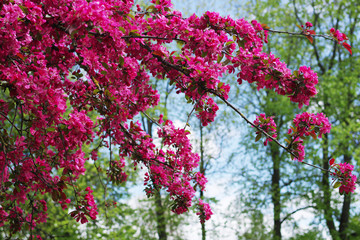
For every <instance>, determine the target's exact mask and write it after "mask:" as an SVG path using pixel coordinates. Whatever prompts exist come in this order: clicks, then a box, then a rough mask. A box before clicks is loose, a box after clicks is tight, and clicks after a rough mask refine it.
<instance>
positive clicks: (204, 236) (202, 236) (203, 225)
mask: <svg viewBox="0 0 360 240" xmlns="http://www.w3.org/2000/svg"><path fill="white" fill-rule="evenodd" d="M202 130H203V127H202V125H201V121H200V173H202V174H204V175H205V167H204V146H203V131H202ZM203 197H204V191H202V190H201V189H200V198H201V199H203ZM201 239H202V240H205V239H206V230H205V222H202V223H201Z"/></svg>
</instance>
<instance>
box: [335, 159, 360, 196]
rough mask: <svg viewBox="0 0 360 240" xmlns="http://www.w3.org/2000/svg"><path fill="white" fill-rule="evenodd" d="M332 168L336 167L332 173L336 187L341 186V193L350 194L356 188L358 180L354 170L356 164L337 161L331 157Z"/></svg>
mask: <svg viewBox="0 0 360 240" xmlns="http://www.w3.org/2000/svg"><path fill="white" fill-rule="evenodd" d="M329 164H330V166H331V167H330V169H334V170H335V172H332V173H331V175H332V176H333V179H334V182H335V184H334V188H337V187H339V186H340V188H339V192H340V194H341V195H342V194H344V193H346V194H349V193H350V192H352V193H353V192H354V191H355V189H356V181H357V177H356V176H355V175H353V173H352V171H353V170H354V166H353V165H351V164H348V163H346V162H344V163H338V164H337V163H335V160H334V159H331V160H330V162H329Z"/></svg>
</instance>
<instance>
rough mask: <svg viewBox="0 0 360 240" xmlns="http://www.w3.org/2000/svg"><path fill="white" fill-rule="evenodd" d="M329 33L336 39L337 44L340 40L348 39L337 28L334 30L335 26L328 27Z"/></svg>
mask: <svg viewBox="0 0 360 240" xmlns="http://www.w3.org/2000/svg"><path fill="white" fill-rule="evenodd" d="M330 34H331V35H332V37H333V38H334V39H335V40H336V41H338V43H339V44H340V43H341V42H342V41H345V40H349V38H348V37H347V36H346V35H345V33H341V32H340V31H339V30H338V29H336V30H335V28H331V29H330Z"/></svg>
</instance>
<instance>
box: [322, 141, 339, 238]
mask: <svg viewBox="0 0 360 240" xmlns="http://www.w3.org/2000/svg"><path fill="white" fill-rule="evenodd" d="M323 140H324V144H323V145H322V152H323V158H322V161H323V163H322V167H323V168H324V169H329V149H328V146H329V140H328V136H327V134H325V135H324V136H323ZM322 190H323V194H324V197H323V202H322V206H321V208H323V211H324V217H325V221H326V226H327V227H328V229H329V232H330V235H331V238H332V239H333V240H338V239H339V235H338V232H337V230H336V227H335V224H334V218H333V210H332V207H331V189H330V182H329V172H325V173H324V174H323V175H322Z"/></svg>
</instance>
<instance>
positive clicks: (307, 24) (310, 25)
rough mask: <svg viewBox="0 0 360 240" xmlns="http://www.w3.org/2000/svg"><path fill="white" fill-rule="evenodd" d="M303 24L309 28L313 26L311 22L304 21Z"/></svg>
mask: <svg viewBox="0 0 360 240" xmlns="http://www.w3.org/2000/svg"><path fill="white" fill-rule="evenodd" d="M305 25H306V27H307V28H311V27H312V26H313V25H312V23H311V22H306V23H305Z"/></svg>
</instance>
